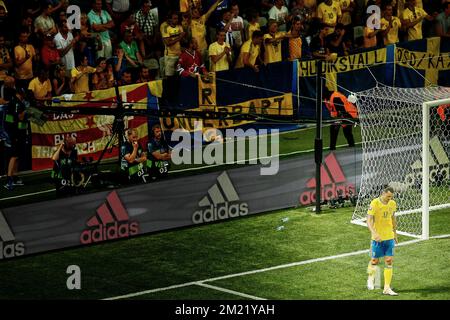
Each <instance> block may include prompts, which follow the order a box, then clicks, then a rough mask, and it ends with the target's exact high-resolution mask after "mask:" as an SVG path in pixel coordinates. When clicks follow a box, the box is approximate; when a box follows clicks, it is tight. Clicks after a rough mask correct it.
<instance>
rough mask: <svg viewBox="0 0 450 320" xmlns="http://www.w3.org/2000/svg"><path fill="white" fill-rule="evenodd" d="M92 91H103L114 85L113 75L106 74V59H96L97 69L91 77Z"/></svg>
mask: <svg viewBox="0 0 450 320" xmlns="http://www.w3.org/2000/svg"><path fill="white" fill-rule="evenodd" d="M91 82H92V88H93V90H104V89H108V88H111V87H112V86H113V85H114V75H113V74H112V73H109V72H108V69H107V64H106V58H102V57H100V58H98V60H97V68H96V70H95V73H94V74H93V75H92V81H91Z"/></svg>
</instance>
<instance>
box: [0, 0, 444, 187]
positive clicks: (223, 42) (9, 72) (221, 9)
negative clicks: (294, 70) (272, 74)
mask: <svg viewBox="0 0 450 320" xmlns="http://www.w3.org/2000/svg"><path fill="white" fill-rule="evenodd" d="M71 5H76V6H78V7H79V8H80V10H81V15H80V19H79V25H77V19H75V18H74V17H75V16H74V15H73V13H70V12H69V13H68V12H67V8H68V7H69V6H71ZM372 5H377V6H378V7H379V8H381V11H380V12H381V21H377V20H376V19H375V20H374V16H372V15H371V13H372V11H370V12H369V13H367V8H368V7H370V6H372ZM371 10H372V9H371ZM377 22H379V25H378V26H377ZM449 26H450V0H322V1H321V0H317V1H316V0H286V1H285V0H274V1H271V0H245V1H244V0H240V1H239V0H217V1H216V0H203V1H201V0H179V1H178V0H172V1H169V0H152V1H149V0H103V1H102V0H23V1H12V0H0V105H3V107H1V108H2V109H0V111H1V113H0V114H1V116H2V118H0V120H1V121H2V122H3V123H2V126H1V127H0V128H1V129H2V131H1V132H0V138H1V141H2V143H1V145H2V148H3V149H2V156H1V158H5V159H6V157H8V158H7V159H10V158H12V159H16V160H17V157H19V154H18V153H19V150H17V145H20V144H26V143H27V142H28V144H30V136H31V134H30V132H29V127H28V126H27V123H26V119H25V118H24V111H25V109H26V101H27V100H30V99H33V100H34V101H42V100H46V99H49V98H51V97H52V96H60V95H64V94H71V93H82V92H88V91H91V90H100V89H107V88H111V87H113V86H114V84H115V81H116V80H117V83H118V85H127V84H133V83H139V82H148V81H151V80H155V79H166V80H169V81H170V80H171V79H174V78H177V77H196V76H197V75H198V74H206V73H207V72H218V71H222V70H228V69H232V68H244V67H247V68H252V69H253V70H254V71H255V72H258V71H259V68H260V67H261V66H262V65H265V64H268V63H274V62H279V61H282V60H295V59H314V58H321V59H327V60H333V59H335V58H336V57H337V56H340V55H348V54H351V53H355V52H357V51H358V50H360V49H361V48H371V47H377V46H385V45H387V44H392V43H396V42H399V41H410V40H416V39H422V38H425V37H430V36H441V37H446V38H449V37H450V29H449ZM378 27H379V28H378ZM5 130H6V131H5ZM3 151H9V153H8V152H3ZM25 157H26V156H25ZM16 160H15V161H13V162H11V161H9V160H4V159H2V162H5V163H6V161H9V162H7V167H8V177H9V179H10V180H11V181H13V182H12V184H14V183H16V182H17V181H14V175H15V173H16V172H17V161H16ZM5 170H6V169H5ZM16 180H17V179H16ZM19 180H20V179H19ZM17 184H20V181H18V182H17Z"/></svg>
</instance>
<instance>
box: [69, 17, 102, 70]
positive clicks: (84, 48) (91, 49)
mask: <svg viewBox="0 0 450 320" xmlns="http://www.w3.org/2000/svg"><path fill="white" fill-rule="evenodd" d="M88 22H89V21H88V16H87V14H86V13H84V12H83V13H81V18H80V24H81V28H80V34H79V37H80V39H79V40H78V42H77V43H78V46H76V47H75V50H76V51H77V53H78V54H81V55H86V56H88V58H89V64H90V65H94V64H95V61H97V51H101V50H102V47H103V44H102V40H101V38H100V35H99V34H98V33H94V32H91V29H90V27H89V23H88Z"/></svg>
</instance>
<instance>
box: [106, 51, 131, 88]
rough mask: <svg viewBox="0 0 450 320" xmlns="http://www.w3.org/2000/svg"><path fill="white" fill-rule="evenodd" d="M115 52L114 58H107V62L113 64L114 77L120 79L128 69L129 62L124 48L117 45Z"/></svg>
mask: <svg viewBox="0 0 450 320" xmlns="http://www.w3.org/2000/svg"><path fill="white" fill-rule="evenodd" d="M114 54H115V55H114V56H113V57H112V58H110V59H108V60H107V63H108V64H111V65H112V66H113V68H114V78H116V79H117V80H118V79H120V78H122V73H123V72H124V71H125V70H126V69H127V62H126V59H125V53H124V52H123V49H122V48H120V47H117V48H116V49H115V50H114Z"/></svg>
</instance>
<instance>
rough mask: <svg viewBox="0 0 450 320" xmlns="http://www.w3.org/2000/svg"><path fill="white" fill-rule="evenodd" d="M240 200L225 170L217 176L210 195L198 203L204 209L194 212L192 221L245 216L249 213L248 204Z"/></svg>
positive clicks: (198, 221)
mask: <svg viewBox="0 0 450 320" xmlns="http://www.w3.org/2000/svg"><path fill="white" fill-rule="evenodd" d="M239 200H240V199H239V195H238V194H237V192H236V189H235V188H234V186H233V183H232V182H231V180H230V178H229V177H228V174H227V173H226V171H225V172H223V173H222V174H221V175H220V176H219V177H218V178H217V183H216V184H214V185H213V186H212V187H211V188H209V190H208V195H207V196H205V197H203V199H202V200H200V202H199V203H198V205H199V207H201V208H203V209H202V210H197V211H195V212H194V214H193V215H192V222H194V223H195V224H198V223H204V222H212V221H217V220H225V219H229V218H236V217H239V216H245V215H247V214H248V204H247V203H246V202H239Z"/></svg>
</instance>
